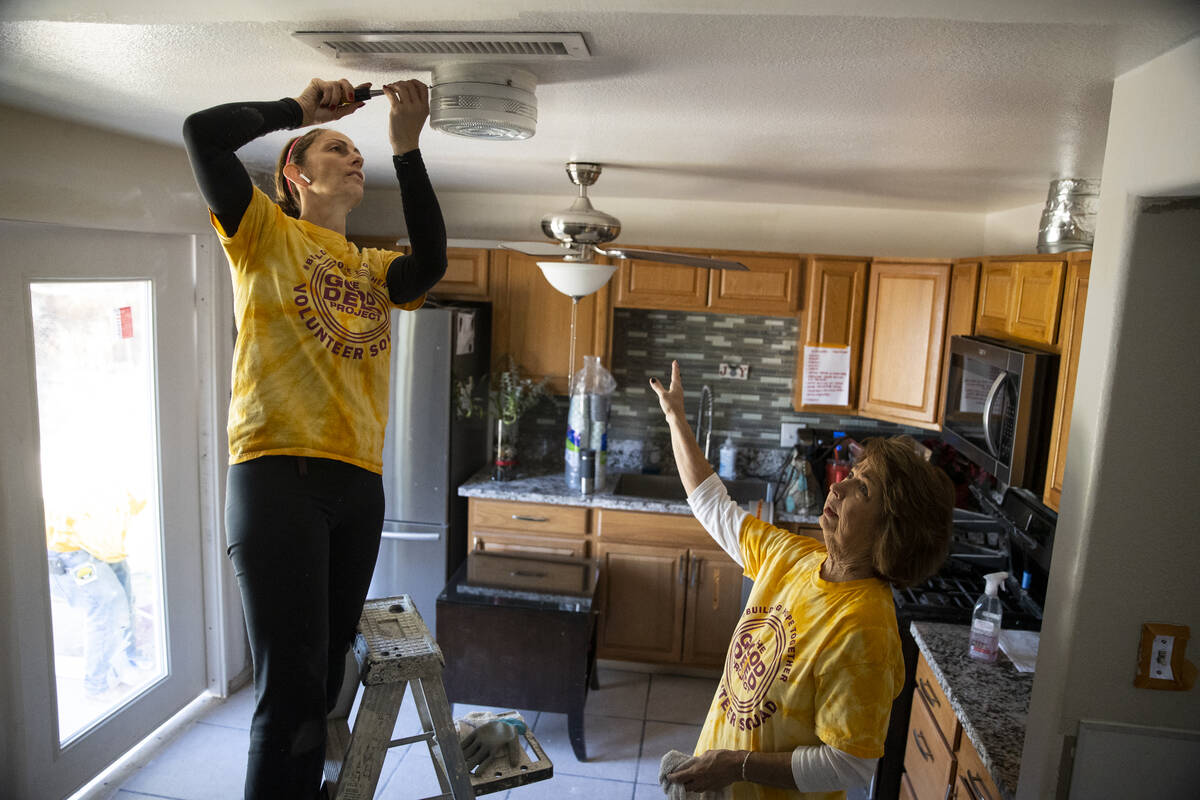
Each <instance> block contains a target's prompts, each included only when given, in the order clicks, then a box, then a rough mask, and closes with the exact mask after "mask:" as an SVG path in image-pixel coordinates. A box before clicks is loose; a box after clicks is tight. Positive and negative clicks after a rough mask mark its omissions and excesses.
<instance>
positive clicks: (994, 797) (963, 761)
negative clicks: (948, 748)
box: [950, 736, 1001, 800]
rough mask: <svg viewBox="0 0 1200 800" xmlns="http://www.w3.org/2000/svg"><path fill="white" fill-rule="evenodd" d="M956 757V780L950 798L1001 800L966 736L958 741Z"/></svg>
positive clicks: (958, 799) (980, 759)
mask: <svg viewBox="0 0 1200 800" xmlns="http://www.w3.org/2000/svg"><path fill="white" fill-rule="evenodd" d="M957 756H958V768H957V770H956V772H957V780H956V781H955V782H954V792H953V793H952V794H951V795H950V796H951V797H953V798H955V800H1001V794H1000V790H999V789H998V788H996V784H995V782H994V781H993V780H992V776H991V775H990V774H988V770H987V767H985V766H984V765H983V759H982V758H980V757H979V752H978V751H977V750H976V749H975V745H973V744H971V740H970V739H968V738H967V737H966V736H963V737H962V738H961V741H959V744H958V751H957Z"/></svg>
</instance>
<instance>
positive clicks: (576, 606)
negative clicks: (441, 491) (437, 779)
mask: <svg viewBox="0 0 1200 800" xmlns="http://www.w3.org/2000/svg"><path fill="white" fill-rule="evenodd" d="M466 572H467V564H466V562H464V563H463V564H462V565H461V566H460V567H459V569H458V571H457V572H456V573H455V574H454V576H453V577H452V578H451V579H450V582H449V583H447V584H446V588H445V589H443V590H442V593H441V594H440V595H439V596H438V599H437V641H438V645H439V646H440V647H441V649H442V653H443V654H444V656H445V659H446V665H445V667H444V670H443V673H442V681H443V683H444V684H445V687H446V695H447V696H448V697H449V699H450V701H451V702H452V703H468V704H471V705H483V706H502V707H504V708H520V709H529V710H532V711H551V712H558V713H565V714H566V715H567V731H568V733H569V735H570V739H571V748H572V749H573V750H574V751H575V757H576V758H578V759H579V760H580V761H586V760H587V749H586V747H585V745H584V741H583V706H584V703H585V702H586V701H587V691H588V687H589V685H592V686H595V670H596V629H597V626H596V614H597V613H598V612H597V611H594V610H593V607H592V604H593V600H594V598H595V593H596V584H597V582H598V580H597V579H598V576H599V567H598V566H597V565H596V564H595V562H591V563H590V569H589V579H588V581H587V585H586V588H585V589H584V591H583V593H582V594H578V595H576V594H570V595H564V594H547V593H542V592H532V591H522V590H515V589H499V588H487V587H480V586H473V585H470V584H468V583H467V577H466Z"/></svg>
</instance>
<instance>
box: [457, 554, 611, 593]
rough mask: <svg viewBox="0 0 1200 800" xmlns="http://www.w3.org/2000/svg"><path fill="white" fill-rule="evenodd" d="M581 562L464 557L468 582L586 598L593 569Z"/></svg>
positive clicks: (519, 556)
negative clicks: (465, 558) (576, 595)
mask: <svg viewBox="0 0 1200 800" xmlns="http://www.w3.org/2000/svg"><path fill="white" fill-rule="evenodd" d="M589 567H590V562H588V560H587V559H584V558H555V557H553V556H541V557H532V558H531V557H530V556H528V555H525V554H501V553H488V552H486V551H475V552H472V553H470V554H468V555H467V582H468V583H472V584H474V585H476V586H499V587H502V588H508V589H520V590H522V591H530V592H557V593H566V594H578V595H582V594H586V593H588V592H589V591H591V590H592V589H593V588H594V587H592V586H591V575H592V573H594V572H595V568H594V567H591V568H590V569H589Z"/></svg>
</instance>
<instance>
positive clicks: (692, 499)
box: [688, 472, 747, 567]
mask: <svg viewBox="0 0 1200 800" xmlns="http://www.w3.org/2000/svg"><path fill="white" fill-rule="evenodd" d="M688 505H689V506H691V509H692V514H693V515H695V517H696V519H697V520H699V521H700V524H701V525H703V526H704V530H706V531H708V535H709V536H711V537H712V538H713V539H714V540H715V541H716V543H717V544H719V545H721V549H722V550H724V551H725V552H726V553H728V554H729V557H730V558H732V559H733V560H734V561H736V562H737V563H738V566H740V567H744V566H746V564H745V562H744V561H743V560H742V548H741V545H740V544H739V543H738V536H739V535H740V534H741V532H742V522H743V521H744V520H745V519H746V516H747V514H746V511H745V510H744V509H742V508H741V507H740V506H739V505H738V504H737V503H735V502H733V500H731V499H729V492H728V491H726V489H725V484H723V483H721V479H720V478H719V477H718V476H717V474H716V473H715V472H714V473H713V474H712V475H709V476H708V477H707V478H705V479H704V482H703V483H701V484H700V485H699V486H697V487H696V489H695V491H693V492H692V493H691V494H690V495H688Z"/></svg>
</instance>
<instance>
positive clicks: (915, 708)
mask: <svg viewBox="0 0 1200 800" xmlns="http://www.w3.org/2000/svg"><path fill="white" fill-rule="evenodd" d="M954 769H955V759H954V754H953V753H951V751H950V747H949V745H947V744H946V740H945V739H944V738H943V737H942V734H941V733H940V732H939V731H938V727H937V723H935V722H934V721H933V716H932V715H931V714H930V713H929V709H928V708H927V707H926V706H925V701H924V700H922V699H921V695H920V694H919V693H918V694H914V695H913V705H912V716H911V717H910V721H909V724H908V744H907V746H906V747H905V749H904V771H905V772H906V773H907V774H908V779H909V781H910V783H911V786H912V791H913V794H914V795H915V796H916V798H917V800H941V798H944V797H945V796H946V790H947V788H949V786H950V783H951V781H953V780H954Z"/></svg>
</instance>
